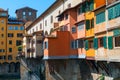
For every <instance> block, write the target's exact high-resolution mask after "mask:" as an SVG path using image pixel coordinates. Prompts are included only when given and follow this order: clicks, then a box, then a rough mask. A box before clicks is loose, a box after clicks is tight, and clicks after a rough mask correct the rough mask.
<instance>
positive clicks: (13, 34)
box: [7, 18, 24, 62]
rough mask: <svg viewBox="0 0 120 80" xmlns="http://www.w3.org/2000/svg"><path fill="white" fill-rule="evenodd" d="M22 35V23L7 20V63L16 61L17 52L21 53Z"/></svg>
mask: <svg viewBox="0 0 120 80" xmlns="http://www.w3.org/2000/svg"><path fill="white" fill-rule="evenodd" d="M23 33H24V26H23V22H22V21H19V20H16V19H13V18H11V19H10V18H9V19H8V25H7V61H8V62H16V61H18V58H17V55H18V52H19V51H22V49H21V48H20V46H21V45H22V40H23V38H22V37H23Z"/></svg>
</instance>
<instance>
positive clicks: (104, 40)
mask: <svg viewBox="0 0 120 80" xmlns="http://www.w3.org/2000/svg"><path fill="white" fill-rule="evenodd" d="M103 46H104V48H107V37H106V36H105V37H103Z"/></svg>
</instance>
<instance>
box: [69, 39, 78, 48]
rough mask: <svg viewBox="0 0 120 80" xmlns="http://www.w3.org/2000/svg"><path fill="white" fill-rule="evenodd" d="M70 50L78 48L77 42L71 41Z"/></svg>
mask: <svg viewBox="0 0 120 80" xmlns="http://www.w3.org/2000/svg"><path fill="white" fill-rule="evenodd" d="M71 48H72V49H77V48H78V41H77V40H73V41H71Z"/></svg>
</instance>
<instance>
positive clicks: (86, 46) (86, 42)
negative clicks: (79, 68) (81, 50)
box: [85, 40, 89, 50]
mask: <svg viewBox="0 0 120 80" xmlns="http://www.w3.org/2000/svg"><path fill="white" fill-rule="evenodd" d="M85 49H86V50H88V49H89V47H88V40H86V41H85Z"/></svg>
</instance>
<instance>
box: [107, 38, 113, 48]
mask: <svg viewBox="0 0 120 80" xmlns="http://www.w3.org/2000/svg"><path fill="white" fill-rule="evenodd" d="M108 48H109V49H113V38H112V36H110V37H108Z"/></svg>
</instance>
